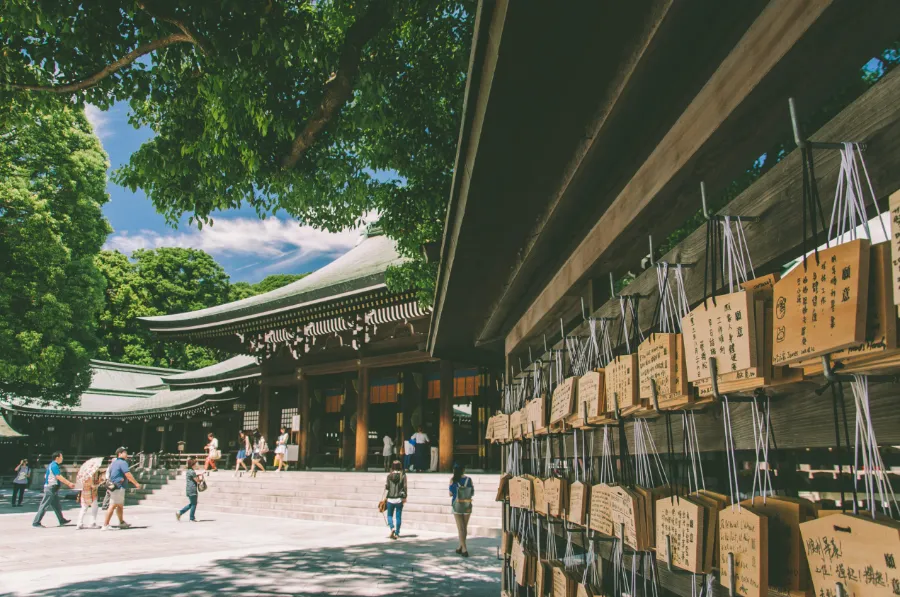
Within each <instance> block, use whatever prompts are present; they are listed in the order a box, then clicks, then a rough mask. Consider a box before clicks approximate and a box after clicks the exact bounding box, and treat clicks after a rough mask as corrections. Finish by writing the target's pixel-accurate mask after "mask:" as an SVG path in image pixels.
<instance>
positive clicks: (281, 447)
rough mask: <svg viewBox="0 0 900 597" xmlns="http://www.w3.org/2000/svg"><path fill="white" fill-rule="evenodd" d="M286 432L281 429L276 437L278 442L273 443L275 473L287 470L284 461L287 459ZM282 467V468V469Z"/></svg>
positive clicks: (287, 436)
mask: <svg viewBox="0 0 900 597" xmlns="http://www.w3.org/2000/svg"><path fill="white" fill-rule="evenodd" d="M289 437H290V436H289V435H288V432H287V430H286V429H285V428H284V427H282V428H281V435H279V436H278V440H277V441H276V442H275V471H276V472H280V471H282V470H287V467H288V464H287V461H286V460H285V459H286V458H287V443H288V438H289ZM282 467H284V468H283V469H282Z"/></svg>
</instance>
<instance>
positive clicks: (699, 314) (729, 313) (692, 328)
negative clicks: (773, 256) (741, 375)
mask: <svg viewBox="0 0 900 597" xmlns="http://www.w3.org/2000/svg"><path fill="white" fill-rule="evenodd" d="M755 315H756V314H755V304H754V298H753V291H744V290H742V291H739V292H735V293H732V294H724V295H721V296H717V297H714V298H708V299H706V300H705V301H704V302H703V303H702V304H700V305H699V306H698V307H697V308H695V309H694V310H693V311H691V312H690V313H688V314H687V315H685V316H684V318H682V320H681V326H682V330H683V334H682V335H683V338H684V350H685V357H686V364H687V376H688V380H689V381H691V382H692V383H694V384H695V385H698V384H707V383H709V382H708V381H706V380H709V379H710V377H711V372H710V369H709V360H710V359H715V361H716V367H717V371H718V373H719V375H726V374H729V373H736V372H738V371H742V370H745V369H750V368H755V367H756V366H757V349H756V333H757V332H756V319H755Z"/></svg>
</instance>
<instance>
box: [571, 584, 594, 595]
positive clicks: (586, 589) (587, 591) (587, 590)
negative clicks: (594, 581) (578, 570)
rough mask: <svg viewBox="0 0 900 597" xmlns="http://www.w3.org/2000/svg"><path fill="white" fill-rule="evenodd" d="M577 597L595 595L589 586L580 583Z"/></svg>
mask: <svg viewBox="0 0 900 597" xmlns="http://www.w3.org/2000/svg"><path fill="white" fill-rule="evenodd" d="M575 597H594V593H592V592H591V589H590V588H589V587H588V586H587V585H583V584H581V583H578V588H577V589H576V591H575Z"/></svg>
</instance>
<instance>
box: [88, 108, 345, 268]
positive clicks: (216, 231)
mask: <svg viewBox="0 0 900 597" xmlns="http://www.w3.org/2000/svg"><path fill="white" fill-rule="evenodd" d="M86 112H87V116H88V120H90V121H91V124H92V125H93V127H94V132H95V133H97V136H98V137H99V138H100V141H101V142H102V143H103V147H104V149H106V152H107V153H108V154H109V160H110V164H111V167H112V169H115V168H117V167H118V166H120V165H122V164H124V163H125V162H127V161H128V158H129V156H130V155H131V154H132V153H133V152H134V151H135V150H137V149H138V147H140V146H141V144H142V143H143V142H144V141H146V140H147V139H150V138H151V137H152V131H150V129H148V128H141V129H135V128H134V127H132V126H131V125H130V124H129V123H128V106H127V104H121V103H120V104H116V105H115V106H113V108H112V109H110V110H109V111H107V112H101V111H100V110H99V109H97V108H95V107H93V106H88V107H87V109H86ZM107 188H108V189H109V197H110V200H109V203H107V204H106V205H105V206H104V207H103V213H104V214H105V215H106V217H107V219H109V222H110V224H112V227H113V230H114V232H113V233H112V234H111V235H110V236H109V238H108V239H107V242H106V246H105V248H107V249H118V250H120V251H122V252H123V253H126V254H130V253H131V252H132V251H133V250H134V249H138V248H155V247H173V246H177V247H191V248H196V249H203V250H204V251H206V252H207V253H209V254H211V255H212V256H213V257H215V259H216V260H217V261H218V262H219V263H221V264H222V266H223V267H224V268H225V271H227V272H228V274H229V275H230V276H231V279H232V281H233V282H236V281H246V282H257V281H259V280H261V279H263V278H265V277H266V276H268V275H270V274H279V273H301V272H309V271H314V270H316V269H318V268H320V267H322V266H323V265H325V264H327V263H329V262H331V261H333V260H334V259H336V258H337V257H339V256H340V255H342V254H343V253H345V252H346V251H348V250H350V249H351V248H352V247H353V246H354V245H355V244H356V241H357V239H358V236H359V233H358V231H355V230H348V231H346V232H342V233H338V234H332V233H328V232H322V231H319V230H315V229H313V228H310V227H308V226H299V225H298V224H297V223H296V222H295V221H293V220H291V219H290V218H288V217H285V216H284V214H281V215H279V216H276V217H269V218H267V219H266V220H260V219H259V217H257V215H256V212H255V211H254V210H253V209H252V208H242V209H237V210H229V211H225V212H219V213H216V214H214V218H213V219H214V224H213V226H211V227H208V226H204V227H203V230H197V228H196V227H192V226H190V225H189V224H188V223H187V217H184V218H183V219H182V221H181V223H180V224H179V226H178V228H177V229H176V228H172V227H170V226H169V225H167V224H166V221H165V218H163V216H161V215H160V214H158V213H156V210H155V209H154V207H153V204H152V203H151V202H150V200H149V199H148V198H147V196H146V195H144V193H143V192H142V191H138V192H137V193H132V192H131V191H129V190H128V189H124V188H122V187H120V186H118V185H115V184H113V183H112V182H109V183H107Z"/></svg>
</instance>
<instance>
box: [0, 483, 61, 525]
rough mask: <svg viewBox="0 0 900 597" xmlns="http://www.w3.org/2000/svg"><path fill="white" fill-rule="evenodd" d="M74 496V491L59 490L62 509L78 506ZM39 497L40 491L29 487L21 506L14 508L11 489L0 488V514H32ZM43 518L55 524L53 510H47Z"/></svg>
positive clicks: (39, 503) (37, 504) (38, 504)
mask: <svg viewBox="0 0 900 597" xmlns="http://www.w3.org/2000/svg"><path fill="white" fill-rule="evenodd" d="M75 496H76V493H75V492H74V491H69V490H66V491H60V493H59V498H60V499H59V501H60V504H62V509H63V511H66V510H72V509H78V507H79V506H78V502H77V501H75ZM41 497H42V494H41V492H40V491H38V490H33V489H29V490H27V491H26V492H25V498H24V499H23V500H22V506H21V507H15V508H14V507H13V506H12V490H10V489H0V514H22V513H23V512H30V513H31V514H34V513H35V512H37V509H38V506H40V505H41ZM69 518H71V516H70V517H69ZM44 520H45V521H48V522H49V521H51V520H52V521H53V524H56V516H54V515H53V512H50V511H48V512H47V517H45V519H44Z"/></svg>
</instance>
